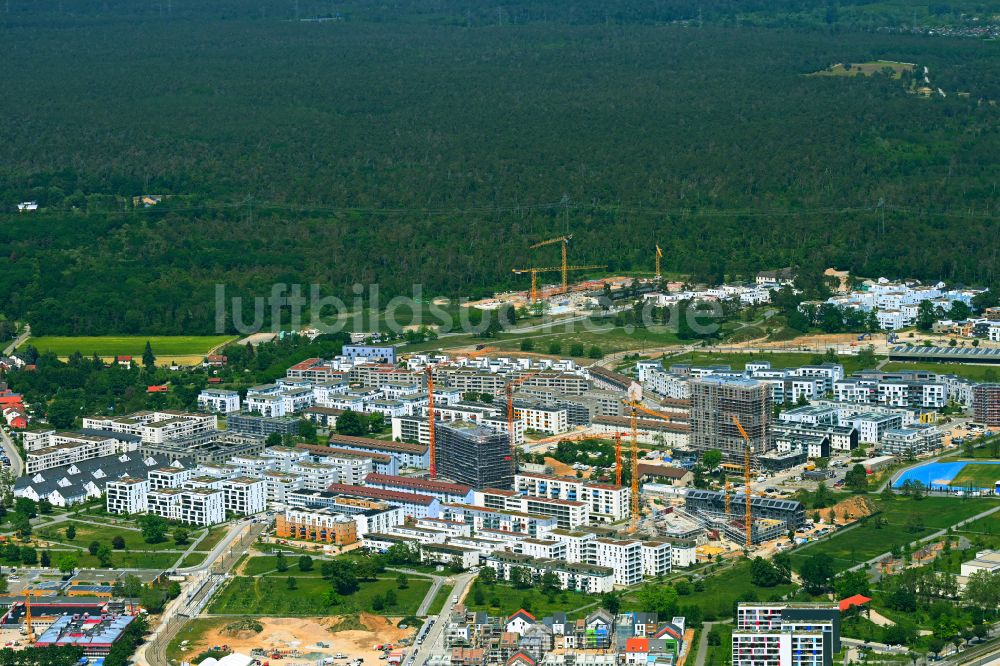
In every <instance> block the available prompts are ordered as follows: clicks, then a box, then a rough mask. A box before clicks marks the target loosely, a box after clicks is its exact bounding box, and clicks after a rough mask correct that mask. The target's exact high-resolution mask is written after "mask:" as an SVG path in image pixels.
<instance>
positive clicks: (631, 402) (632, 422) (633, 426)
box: [622, 382, 673, 532]
mask: <svg viewBox="0 0 1000 666" xmlns="http://www.w3.org/2000/svg"><path fill="white" fill-rule="evenodd" d="M622 402H624V403H625V404H626V405H628V406H629V407H630V408H631V414H630V415H629V426H630V428H629V430H630V431H631V436H632V525H631V527H630V528H629V531H630V532H635V530H636V528H637V527H638V521H639V422H638V421H639V412H642V413H643V414H648V415H650V416H655V417H656V418H658V419H663V420H664V421H671V420H673V416H672V415H671V414H667V413H665V412H658V411H656V410H655V409H650V408H649V407H645V406H643V404H642V387H641V386H639V384H637V383H635V382H632V384H631V386H629V387H628V397H627V398H625V399H624V400H622Z"/></svg>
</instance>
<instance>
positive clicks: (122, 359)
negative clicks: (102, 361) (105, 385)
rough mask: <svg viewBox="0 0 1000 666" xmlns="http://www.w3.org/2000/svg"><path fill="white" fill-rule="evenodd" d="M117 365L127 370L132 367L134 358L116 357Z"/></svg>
mask: <svg viewBox="0 0 1000 666" xmlns="http://www.w3.org/2000/svg"><path fill="white" fill-rule="evenodd" d="M115 363H117V364H118V365H124V366H125V367H126V368H131V367H132V357H131V356H115Z"/></svg>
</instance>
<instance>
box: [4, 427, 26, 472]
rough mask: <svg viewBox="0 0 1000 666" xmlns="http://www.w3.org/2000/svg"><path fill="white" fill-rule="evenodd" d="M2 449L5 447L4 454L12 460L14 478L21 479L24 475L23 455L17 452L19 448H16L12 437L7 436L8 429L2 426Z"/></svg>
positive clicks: (11, 466)
mask: <svg viewBox="0 0 1000 666" xmlns="http://www.w3.org/2000/svg"><path fill="white" fill-rule="evenodd" d="M0 447H3V450H4V453H6V454H7V457H8V458H9V459H10V468H11V470H12V471H13V472H14V478H20V477H21V476H22V475H23V474H24V461H23V460H21V454H20V453H18V452H17V447H16V446H14V442H13V441H12V440H11V438H10V435H8V434H7V430H6V428H3V427H2V426H0Z"/></svg>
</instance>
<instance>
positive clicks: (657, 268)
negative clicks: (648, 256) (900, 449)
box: [654, 245, 663, 280]
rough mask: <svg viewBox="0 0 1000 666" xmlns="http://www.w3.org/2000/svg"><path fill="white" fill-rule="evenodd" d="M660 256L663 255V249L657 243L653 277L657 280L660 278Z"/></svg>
mask: <svg viewBox="0 0 1000 666" xmlns="http://www.w3.org/2000/svg"><path fill="white" fill-rule="evenodd" d="M662 257H663V250H661V249H660V246H659V245H657V246H656V273H654V275H655V277H656V279H657V280H659V279H660V259H661V258H662Z"/></svg>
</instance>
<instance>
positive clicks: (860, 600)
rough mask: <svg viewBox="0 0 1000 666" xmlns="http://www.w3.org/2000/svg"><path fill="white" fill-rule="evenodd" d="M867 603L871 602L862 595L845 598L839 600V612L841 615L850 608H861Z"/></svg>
mask: <svg viewBox="0 0 1000 666" xmlns="http://www.w3.org/2000/svg"><path fill="white" fill-rule="evenodd" d="M869 601H871V599H870V598H869V597H866V596H865V595H863V594H855V595H854V596H853V597H847V598H846V599H841V601H840V612H841V613H843V612H844V611H846V610H847V609H848V608H851V607H852V606H857V607H858V608H861V607H862V606H864V605H865V604H867V603H868V602H869Z"/></svg>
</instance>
